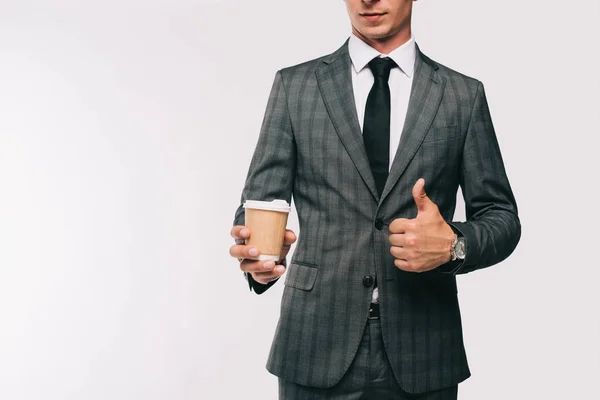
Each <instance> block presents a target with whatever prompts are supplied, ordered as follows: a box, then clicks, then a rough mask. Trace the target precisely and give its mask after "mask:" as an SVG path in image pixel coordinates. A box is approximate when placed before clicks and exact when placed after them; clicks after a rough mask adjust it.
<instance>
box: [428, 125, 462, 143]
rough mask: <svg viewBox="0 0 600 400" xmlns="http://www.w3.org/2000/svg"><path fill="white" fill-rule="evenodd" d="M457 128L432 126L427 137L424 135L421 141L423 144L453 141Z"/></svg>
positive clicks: (453, 126) (452, 126) (454, 126)
mask: <svg viewBox="0 0 600 400" xmlns="http://www.w3.org/2000/svg"><path fill="white" fill-rule="evenodd" d="M457 130H458V127H457V126H456V125H451V126H442V127H438V126H435V125H434V126H432V127H431V128H429V131H428V132H427V135H425V139H423V143H431V142H440V141H443V140H448V139H453V138H455V137H456V131H457Z"/></svg>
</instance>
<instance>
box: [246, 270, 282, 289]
mask: <svg viewBox="0 0 600 400" xmlns="http://www.w3.org/2000/svg"><path fill="white" fill-rule="evenodd" d="M284 272H285V267H284V266H283V265H278V266H277V267H275V268H274V269H273V271H270V272H254V273H253V274H252V277H253V278H254V280H255V281H258V282H260V283H262V284H263V285H264V284H267V283H269V282H271V281H274V280H275V279H277V278H279V277H280V276H281V275H283V273H284Z"/></svg>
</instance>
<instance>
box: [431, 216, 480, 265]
mask: <svg viewBox="0 0 600 400" xmlns="http://www.w3.org/2000/svg"><path fill="white" fill-rule="evenodd" d="M448 225H450V227H451V228H452V230H453V231H454V233H456V234H457V235H458V236H462V237H464V238H465V253H466V257H465V259H464V260H458V259H457V260H455V261H449V262H447V263H445V264H442V265H440V266H439V267H438V268H437V270H438V271H439V272H440V273H442V274H450V275H456V274H460V273H461V272H467V271H466V269H469V270H470V269H472V267H475V266H476V265H477V261H476V260H475V255H476V248H475V246H476V245H477V243H476V241H475V236H474V234H473V231H472V230H471V228H470V227H469V225H468V224H467V223H466V222H448Z"/></svg>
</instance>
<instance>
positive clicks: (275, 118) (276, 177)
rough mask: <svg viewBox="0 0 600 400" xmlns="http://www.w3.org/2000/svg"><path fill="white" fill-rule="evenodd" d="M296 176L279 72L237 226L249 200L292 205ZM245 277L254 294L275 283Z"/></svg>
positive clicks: (249, 170) (291, 139)
mask: <svg viewBox="0 0 600 400" xmlns="http://www.w3.org/2000/svg"><path fill="white" fill-rule="evenodd" d="M295 174H296V143H295V141H294V133H293V130H292V124H291V120H290V115H289V112H288V102H287V94H286V91H285V87H284V83H283V78H282V74H281V71H278V72H277V74H276V75H275V80H274V82H273V87H272V88H271V93H270V95H269V100H268V102H267V109H266V111H265V115H264V118H263V123H262V127H261V130H260V135H259V138H258V142H257V144H256V148H255V150H254V154H253V156H252V161H251V162H250V167H249V169H248V174H247V176H246V182H245V184H244V189H243V191H242V196H241V200H240V206H239V207H238V209H237V211H236V213H235V218H234V222H233V224H234V226H235V225H244V223H245V214H244V208H243V206H242V205H243V204H244V202H245V201H246V200H262V201H271V200H274V199H283V200H286V201H287V202H288V203H290V202H291V198H292V190H293V187H294V177H295ZM284 262H285V261H284ZM245 275H246V279H247V280H248V285H249V286H250V290H254V292H255V293H257V294H261V293H263V292H264V291H266V290H267V289H268V288H269V287H271V286H272V285H273V284H274V283H275V281H273V282H270V283H269V284H267V285H262V284H260V283H258V282H256V281H254V279H252V276H251V275H250V274H245Z"/></svg>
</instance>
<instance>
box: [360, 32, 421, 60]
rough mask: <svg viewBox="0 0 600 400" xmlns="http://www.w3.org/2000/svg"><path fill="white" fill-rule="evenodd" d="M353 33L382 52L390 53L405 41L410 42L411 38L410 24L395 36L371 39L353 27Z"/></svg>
mask: <svg viewBox="0 0 600 400" xmlns="http://www.w3.org/2000/svg"><path fill="white" fill-rule="evenodd" d="M352 33H354V35H356V37H358V38H359V39H360V40H362V41H363V42H365V43H366V44H368V45H369V46H371V47H372V48H374V49H375V50H377V51H378V52H380V53H381V54H390V53H391V52H392V51H394V50H396V49H397V48H398V47H400V46H402V45H403V44H404V43H406V42H408V41H409V40H410V38H411V31H410V26H409V27H408V29H405V30H404V31H402V32H398V33H397V34H395V35H393V36H389V37H386V38H381V39H369V38H367V37H365V36H364V35H363V34H361V33H360V32H359V31H357V30H356V29H354V27H352Z"/></svg>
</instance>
